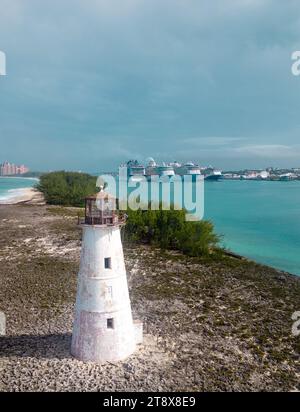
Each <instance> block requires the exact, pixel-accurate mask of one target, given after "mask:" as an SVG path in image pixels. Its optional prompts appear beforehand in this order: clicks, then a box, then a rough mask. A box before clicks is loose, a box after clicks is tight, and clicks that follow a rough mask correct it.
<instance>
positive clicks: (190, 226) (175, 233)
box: [124, 209, 219, 256]
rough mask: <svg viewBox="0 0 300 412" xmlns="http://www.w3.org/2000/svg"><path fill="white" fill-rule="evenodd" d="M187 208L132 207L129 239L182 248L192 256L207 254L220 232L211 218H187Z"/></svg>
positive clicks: (164, 247) (128, 224)
mask: <svg viewBox="0 0 300 412" xmlns="http://www.w3.org/2000/svg"><path fill="white" fill-rule="evenodd" d="M185 213H186V212H185V211H184V210H174V209H171V210H161V209H160V210H137V211H132V210H128V211H127V214H128V219H127V223H126V227H125V233H124V236H125V240H130V241H135V242H144V243H149V244H152V245H155V246H158V247H160V248H162V249H171V250H172V249H173V250H179V251H181V252H183V253H184V254H186V255H189V256H207V255H209V254H210V252H211V251H212V250H213V249H215V248H216V247H217V245H218V242H219V236H218V235H216V234H215V233H214V227H213V224H212V223H211V222H209V221H205V220H201V221H199V222H187V221H186V220H185Z"/></svg>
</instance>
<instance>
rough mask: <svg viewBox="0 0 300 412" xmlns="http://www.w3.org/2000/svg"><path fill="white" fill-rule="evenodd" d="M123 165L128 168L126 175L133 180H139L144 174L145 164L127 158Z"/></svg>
mask: <svg viewBox="0 0 300 412" xmlns="http://www.w3.org/2000/svg"><path fill="white" fill-rule="evenodd" d="M124 166H126V167H127V169H128V170H127V174H128V177H131V178H132V179H133V180H140V179H141V177H142V176H145V175H146V171H145V166H143V165H142V164H140V163H139V162H138V161H137V160H129V161H128V162H127V163H126V164H125V165H124Z"/></svg>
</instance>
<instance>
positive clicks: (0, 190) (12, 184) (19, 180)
mask: <svg viewBox="0 0 300 412" xmlns="http://www.w3.org/2000/svg"><path fill="white" fill-rule="evenodd" d="M36 183H37V179H35V178H24V177H2V176H1V177H0V201H1V202H3V201H6V200H9V199H10V198H12V197H14V196H16V195H17V194H18V192H19V191H20V189H25V188H27V187H32V186H34V185H36Z"/></svg>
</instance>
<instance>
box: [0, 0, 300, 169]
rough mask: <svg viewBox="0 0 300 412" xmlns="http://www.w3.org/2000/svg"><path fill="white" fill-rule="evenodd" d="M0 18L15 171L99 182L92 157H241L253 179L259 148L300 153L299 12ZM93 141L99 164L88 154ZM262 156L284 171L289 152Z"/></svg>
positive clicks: (177, 8)
mask: <svg viewBox="0 0 300 412" xmlns="http://www.w3.org/2000/svg"><path fill="white" fill-rule="evenodd" d="M0 8H1V15H0V39H1V44H0V48H1V50H3V51H4V52H5V53H6V55H7V74H8V75H7V76H6V77H4V76H3V77H2V78H0V144H1V149H2V150H1V152H2V156H3V155H4V153H5V157H7V158H9V160H11V161H15V162H23V161H26V162H27V163H29V164H30V166H31V167H32V168H51V169H53V168H56V167H57V168H62V167H68V168H72V167H74V168H76V169H78V168H81V169H84V168H88V167H92V168H93V169H94V168H95V167H96V166H97V165H98V162H97V159H96V158H97V156H98V158H99V163H101V165H103V166H104V167H105V168H106V169H108V168H115V167H116V165H117V164H119V163H120V162H121V161H123V160H126V159H123V158H122V157H127V155H128V156H129V155H130V154H132V155H134V156H140V157H147V156H149V155H150V154H151V152H152V153H157V154H161V156H162V157H168V156H169V157H171V156H172V157H174V156H176V157H177V159H178V160H180V158H181V157H182V158H184V157H189V159H191V160H193V156H195V157H197V158H202V159H203V161H207V162H214V160H215V159H216V160H217V161H218V162H220V163H221V162H222V163H223V164H228V165H233V166H234V165H238V162H239V159H240V157H242V156H244V157H245V156H249V162H253V167H254V166H255V165H256V162H257V161H258V159H261V157H262V156H261V155H260V153H262V152H263V149H261V148H260V149H257V146H260V145H261V146H264V145H266V146H272V145H273V146H274V145H275V146H276V145H281V144H282V142H284V145H287V146H289V147H293V146H294V145H296V144H297V140H298V132H297V128H298V127H297V126H298V118H299V109H300V101H299V88H300V81H299V78H295V77H294V76H292V75H291V70H290V66H291V59H290V56H291V52H292V51H293V50H298V49H299V41H300V40H299V39H300V24H299V17H300V4H299V2H297V1H290V2H285V3H284V2H273V1H269V0H259V1H258V0H255V1H254V0H252V1H250V0H228V1H226V2H224V0H216V1H215V2H210V1H208V0H207V1H205V0H186V1H182V0H164V1H161V0H151V1H149V0H111V1H108V0H90V1H88V2H87V1H84V0H74V1H73V2H72V7H71V6H70V2H69V1H66V0H60V1H58V0H53V1H52V2H40V1H39V0H27V1H26V2H24V1H22V0H15V1H14V2H11V1H8V0H0ZM95 136H97V144H98V145H99V146H101V147H106V151H105V155H103V153H102V152H101V153H99V154H98V152H97V151H96V152H93V153H92V154H91V152H89V151H88V150H85V149H84V150H82V147H83V148H86V147H90V146H91V147H94V146H93V145H94V141H95ZM198 136H199V138H198ZM240 136H241V137H240ZM247 136H250V137H247ZM251 136H253V137H251ZM260 136H264V137H263V138H260ZM274 136H276V138H275V137H274ZM240 139H242V140H240ZM107 140H109V142H110V143H111V144H109V145H108V144H107ZM24 141H25V143H24ZM8 142H14V144H12V145H10V144H8ZM120 147H121V148H122V149H119V148H120ZM251 147H252V149H251ZM255 147H256V149H255ZM21 148H22V149H21ZM54 148H59V150H60V155H59V156H58V154H57V152H55V150H54ZM238 148H240V149H238ZM269 149H270V150H269V151H267V150H266V151H265V152H266V153H272V154H273V155H274V161H282V162H283V161H284V160H285V161H286V162H287V163H288V162H290V160H291V154H290V150H289V149H284V150H275V149H274V148H273V149H272V148H270V147H269ZM187 152H188V153H187ZM33 153H34V155H33ZM266 156H267V154H266ZM284 156H285V157H284ZM130 157H133V156H130ZM91 158H92V159H93V164H92V165H91ZM1 160H2V159H0V161H1ZM183 160H184V159H183ZM186 160H187V159H186ZM195 160H197V159H195ZM200 160H201V159H200ZM97 167H98V166H97Z"/></svg>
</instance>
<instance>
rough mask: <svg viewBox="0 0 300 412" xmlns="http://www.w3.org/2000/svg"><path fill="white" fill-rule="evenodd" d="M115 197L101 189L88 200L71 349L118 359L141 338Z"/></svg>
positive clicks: (96, 358)
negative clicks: (132, 311)
mask: <svg viewBox="0 0 300 412" xmlns="http://www.w3.org/2000/svg"><path fill="white" fill-rule="evenodd" d="M123 223H124V220H122V219H120V217H119V216H118V214H117V213H116V211H115V199H114V198H113V197H111V196H110V195H109V194H108V193H106V192H103V191H101V192H100V193H98V194H97V195H95V196H91V197H88V198H87V199H86V202H85V220H84V223H83V225H82V226H83V239H82V251H81V259H80V269H79V274H78V287H77V298H76V306H75V320H74V326H73V336H72V347H71V353H72V355H73V356H75V357H76V358H77V359H80V360H82V361H93V362H103V361H117V360H121V359H124V358H126V357H127V356H129V355H130V354H131V353H132V352H133V351H134V350H135V347H136V343H140V341H141V339H142V338H141V336H142V325H141V323H140V322H137V323H134V322H133V319H132V314H131V306H130V299H129V292H128V285H127V277H126V270H125V264H124V256H123V248H122V243H121V236H120V226H121V225H122V224H123Z"/></svg>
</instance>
